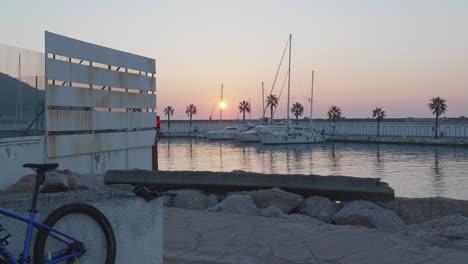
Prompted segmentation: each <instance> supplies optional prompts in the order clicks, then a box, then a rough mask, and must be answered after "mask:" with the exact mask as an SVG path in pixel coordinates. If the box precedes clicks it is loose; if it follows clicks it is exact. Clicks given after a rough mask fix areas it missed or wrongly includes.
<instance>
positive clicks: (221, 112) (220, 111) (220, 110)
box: [219, 84, 223, 122]
mask: <svg viewBox="0 0 468 264" xmlns="http://www.w3.org/2000/svg"><path fill="white" fill-rule="evenodd" d="M222 103H223V84H221V103H219V104H220V105H219V121H220V122H221V120H223V108H222V107H221V104H222Z"/></svg>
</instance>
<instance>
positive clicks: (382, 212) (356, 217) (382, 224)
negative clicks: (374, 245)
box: [333, 201, 405, 232]
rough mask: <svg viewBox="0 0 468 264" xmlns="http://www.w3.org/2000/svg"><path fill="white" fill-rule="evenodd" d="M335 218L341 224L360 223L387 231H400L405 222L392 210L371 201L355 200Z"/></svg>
mask: <svg viewBox="0 0 468 264" xmlns="http://www.w3.org/2000/svg"><path fill="white" fill-rule="evenodd" d="M333 220H334V221H335V223H336V224H339V225H360V226H366V227H371V228H377V229H379V230H382V231H387V232H396V231H399V230H401V229H402V228H403V226H404V224H405V223H404V222H403V220H401V218H400V217H399V216H398V215H396V214H395V213H394V212H393V211H392V210H390V209H386V208H382V207H380V206H378V205H376V204H374V203H372V202H369V201H353V202H350V203H348V204H346V205H345V207H344V208H343V209H341V210H340V211H339V212H338V213H336V214H335V215H334V216H333Z"/></svg>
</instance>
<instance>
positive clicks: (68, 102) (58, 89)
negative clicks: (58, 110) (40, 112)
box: [47, 85, 93, 107]
mask: <svg viewBox="0 0 468 264" xmlns="http://www.w3.org/2000/svg"><path fill="white" fill-rule="evenodd" d="M47 96H48V105H51V106H83V107H92V106H93V103H92V96H91V91H90V89H83V88H76V87H67V86H60V85H57V86H56V85H49V88H48V91H47Z"/></svg>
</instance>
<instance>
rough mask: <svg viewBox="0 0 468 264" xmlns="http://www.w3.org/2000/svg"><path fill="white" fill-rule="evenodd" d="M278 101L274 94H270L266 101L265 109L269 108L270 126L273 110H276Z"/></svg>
mask: <svg viewBox="0 0 468 264" xmlns="http://www.w3.org/2000/svg"><path fill="white" fill-rule="evenodd" d="M278 101H279V98H278V97H277V96H276V95H274V94H270V95H269V96H268V97H267V99H266V102H267V106H266V107H270V113H271V123H272V124H273V110H274V108H276V107H277V106H278Z"/></svg>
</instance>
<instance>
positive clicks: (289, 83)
mask: <svg viewBox="0 0 468 264" xmlns="http://www.w3.org/2000/svg"><path fill="white" fill-rule="evenodd" d="M291 41H292V35H291V34H289V66H288V107H287V108H286V113H287V127H286V128H287V129H286V131H289V103H290V102H289V100H290V94H291Z"/></svg>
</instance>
